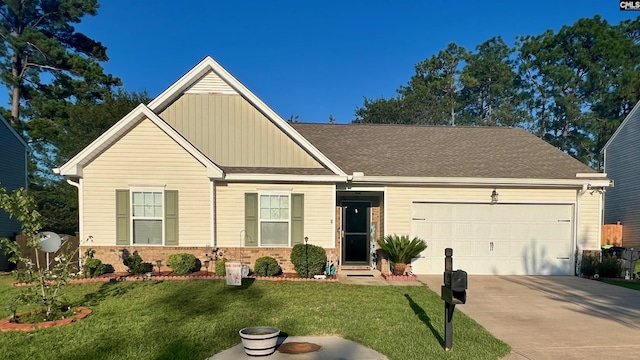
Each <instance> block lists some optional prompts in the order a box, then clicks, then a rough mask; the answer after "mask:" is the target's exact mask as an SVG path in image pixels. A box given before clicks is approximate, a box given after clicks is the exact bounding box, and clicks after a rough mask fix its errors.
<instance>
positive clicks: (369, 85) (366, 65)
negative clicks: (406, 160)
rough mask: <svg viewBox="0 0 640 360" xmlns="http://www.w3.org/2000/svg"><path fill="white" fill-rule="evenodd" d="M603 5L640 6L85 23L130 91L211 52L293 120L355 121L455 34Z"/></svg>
mask: <svg viewBox="0 0 640 360" xmlns="http://www.w3.org/2000/svg"><path fill="white" fill-rule="evenodd" d="M596 14H600V15H601V16H603V17H604V18H605V19H607V21H609V22H610V23H613V24H617V23H618V22H620V21H621V20H624V19H632V18H636V17H637V16H639V15H640V12H622V11H620V10H619V2H618V1H617V0H588V1H568V0H555V1H547V0H537V1H491V0H489V1H467V0H431V1H429V0H423V1H413V0H412V1H409V0H407V1H391V0H387V1H381V0H343V1H332V0H325V1H315V0H308V1H304V0H298V1H294V0H263V1H258V0H251V1H218V0H208V1H207V0H182V1H179V2H175V1H166V0H135V1H131V0H108V1H106V0H103V1H101V7H100V9H99V10H98V15H97V16H96V17H88V18H86V19H85V20H84V21H83V22H82V23H81V24H79V25H77V29H78V30H79V31H82V32H84V33H85V34H86V35H88V36H90V37H92V38H94V39H96V40H98V41H101V42H102V43H103V44H104V45H105V46H107V48H108V52H107V53H108V55H109V57H110V61H109V62H108V63H106V64H104V66H105V69H106V71H108V72H110V73H112V74H114V75H115V76H118V77H120V78H121V79H122V81H123V82H124V87H125V88H126V89H127V90H136V91H140V90H145V89H146V90H147V91H148V93H149V95H150V96H152V97H155V96H157V95H158V94H159V93H160V92H162V91H163V90H165V89H166V88H167V87H169V86H170V85H171V84H172V83H173V82H174V81H176V80H177V79H178V78H179V77H180V76H181V75H183V74H184V73H185V72H187V71H188V70H189V69H190V68H191V67H192V66H194V65H195V64H196V63H198V62H199V61H200V60H201V59H202V58H203V57H205V56H206V55H210V56H212V57H213V58H214V59H216V61H218V62H219V63H220V64H221V65H222V66H223V67H225V68H226V69H227V70H228V71H229V72H230V73H231V74H232V75H234V76H235V77H236V78H238V80H240V81H241V82H242V83H243V84H244V85H245V86H247V87H248V88H249V89H250V90H251V91H253V92H254V93H255V94H256V95H257V96H258V97H260V98H261V99H262V100H263V101H265V102H266V103H267V104H268V105H269V106H271V107H272V108H273V109H274V110H275V111H276V112H277V113H278V114H280V116H282V117H283V118H285V119H287V118H289V116H291V115H299V116H300V120H301V121H305V122H327V121H328V118H329V114H332V115H333V116H334V117H335V118H336V119H337V121H338V122H349V121H351V120H352V119H353V118H354V110H355V109H356V107H358V106H360V105H362V102H363V98H364V97H368V98H379V97H381V96H384V97H389V96H392V95H394V94H395V90H396V89H397V88H398V87H399V86H400V85H402V84H405V83H406V82H407V81H408V80H409V78H410V76H411V75H412V74H413V69H414V65H415V64H416V63H418V62H419V61H421V60H423V59H425V58H427V57H430V56H432V55H434V54H436V53H437V52H438V51H439V50H442V49H444V48H445V47H446V46H447V44H448V43H450V42H456V43H457V44H459V45H462V46H464V47H466V48H467V49H474V48H475V46H476V45H478V44H480V43H481V42H483V41H485V40H488V39H489V38H491V37H493V36H498V35H500V36H502V37H503V38H504V39H505V41H506V42H507V43H508V44H510V45H512V44H513V43H514V41H515V39H516V37H517V36H520V35H539V34H541V33H543V32H544V31H545V30H547V29H553V30H558V29H559V28H560V27H562V25H571V24H573V23H574V22H575V21H576V20H578V19H580V18H583V17H593V16H594V15H596Z"/></svg>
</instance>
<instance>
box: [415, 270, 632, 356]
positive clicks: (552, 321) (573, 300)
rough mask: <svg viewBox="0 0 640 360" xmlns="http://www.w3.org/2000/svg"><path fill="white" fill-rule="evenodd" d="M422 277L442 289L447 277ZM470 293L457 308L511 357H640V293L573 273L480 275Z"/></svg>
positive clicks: (472, 278) (472, 280)
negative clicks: (503, 345)
mask: <svg viewBox="0 0 640 360" xmlns="http://www.w3.org/2000/svg"><path fill="white" fill-rule="evenodd" d="M418 279H419V280H420V281H422V282H423V283H426V284H427V285H428V286H429V288H431V289H432V290H433V291H435V292H437V293H440V285H441V284H442V275H437V276H436V275H434V276H431V275H429V276H424V275H420V276H419V277H418ZM467 294H468V295H467V304H465V305H459V306H457V307H456V310H461V311H462V312H464V313H465V314H467V315H469V316H470V317H471V318H473V319H475V320H476V321H477V322H478V323H479V324H480V325H482V326H483V327H485V328H486V329H487V330H489V331H490V332H491V333H492V334H493V335H495V336H496V337H497V338H499V339H501V340H503V341H505V342H506V343H508V344H509V345H511V348H512V353H511V354H509V355H508V356H507V357H506V358H505V359H509V360H515V359H535V360H538V359H617V360H619V359H640V291H635V290H629V289H625V288H622V287H619V286H613V285H608V284H605V283H602V282H599V281H594V280H587V279H582V278H578V277H573V276H477V275H476V276H469V290H468V291H467ZM454 319H455V318H454ZM454 334H455V320H454ZM454 336H455V335H454ZM453 346H454V347H455V337H454V344H453Z"/></svg>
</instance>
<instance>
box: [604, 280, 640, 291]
mask: <svg viewBox="0 0 640 360" xmlns="http://www.w3.org/2000/svg"><path fill="white" fill-rule="evenodd" d="M604 282H606V283H607V284H611V285H616V286H622V287H626V288H627V289H633V290H638V291H640V282H636V281H624V280H605V281H604Z"/></svg>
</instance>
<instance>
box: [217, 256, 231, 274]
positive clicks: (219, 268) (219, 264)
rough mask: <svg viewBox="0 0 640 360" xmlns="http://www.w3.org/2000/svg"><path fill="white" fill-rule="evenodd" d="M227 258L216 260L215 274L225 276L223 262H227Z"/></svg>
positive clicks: (225, 271)
mask: <svg viewBox="0 0 640 360" xmlns="http://www.w3.org/2000/svg"><path fill="white" fill-rule="evenodd" d="M227 261H228V260H227V259H218V260H216V275H218V276H225V275H227V270H226V269H225V268H224V264H226V263H227Z"/></svg>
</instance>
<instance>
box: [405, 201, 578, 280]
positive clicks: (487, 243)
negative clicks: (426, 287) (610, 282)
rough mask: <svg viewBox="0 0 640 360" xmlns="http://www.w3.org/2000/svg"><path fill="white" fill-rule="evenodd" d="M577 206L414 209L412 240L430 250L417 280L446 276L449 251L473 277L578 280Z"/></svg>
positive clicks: (417, 206)
mask: <svg viewBox="0 0 640 360" xmlns="http://www.w3.org/2000/svg"><path fill="white" fill-rule="evenodd" d="M572 234H573V205H564V204H559V205H548V204H495V205H490V204H466V203H465V204H462V203H423V202H420V203H413V204H412V219H411V236H412V237H413V236H419V237H421V238H422V239H424V240H425V241H426V242H427V244H428V247H427V249H426V250H425V251H424V252H423V253H422V254H421V256H420V257H419V258H418V259H416V260H415V261H414V262H413V272H414V273H416V274H441V273H442V272H443V271H444V249H445V248H448V247H450V248H452V249H453V268H454V269H462V270H465V271H467V272H468V273H469V274H495V275H573V253H572V238H573V236H572Z"/></svg>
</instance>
